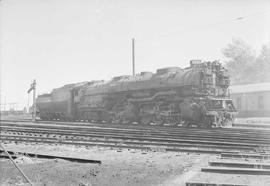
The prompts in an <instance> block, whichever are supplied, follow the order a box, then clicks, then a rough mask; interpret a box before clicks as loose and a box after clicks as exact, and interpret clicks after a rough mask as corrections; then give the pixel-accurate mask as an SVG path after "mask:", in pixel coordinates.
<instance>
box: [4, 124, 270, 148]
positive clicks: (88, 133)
mask: <svg viewBox="0 0 270 186" xmlns="http://www.w3.org/2000/svg"><path fill="white" fill-rule="evenodd" d="M1 128H2V131H7V132H8V131H10V132H35V133H50V134H61V135H80V136H89V137H93V135H96V136H94V137H100V136H102V137H103V136H104V137H106V136H110V135H115V134H117V135H119V136H120V135H122V136H129V137H157V138H173V139H183V138H191V139H204V140H211V141H213V140H215V141H224V140H226V141H229V142H239V141H242V142H245V143H256V144H260V145H261V144H265V145H267V144H270V140H269V139H264V138H260V139H257V138H258V136H248V137H246V138H244V137H238V136H234V137H232V136H226V135H218V136H216V135H214V136H213V135H208V136H206V135H200V136H198V135H197V134H192V133H191V134H189V133H183V134H181V135H172V134H155V133H148V134H145V133H134V132H133V131H129V132H119V131H118V132H114V131H103V130H102V131H95V130H89V131H88V130H87V131H85V130H84V131H78V130H76V131H77V132H74V129H72V130H64V129H61V130H59V129H57V130H54V129H44V128H42V129H41V128H24V127H17V128H5V127H1Z"/></svg>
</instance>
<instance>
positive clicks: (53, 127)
mask: <svg viewBox="0 0 270 186" xmlns="http://www.w3.org/2000/svg"><path fill="white" fill-rule="evenodd" d="M8 126H9V127H12V126H13V127H24V128H27V127H28V128H34V127H36V128H50V129H72V130H74V129H76V130H83V131H85V130H90V129H91V131H95V130H96V131H97V130H98V131H101V130H110V131H117V132H124V133H126V132H127V131H129V130H130V131H133V132H134V133H135V132H144V133H148V132H151V133H152V134H154V133H156V134H164V135H165V134H169V135H178V134H183V133H186V132H192V133H194V134H200V135H202V134H207V135H208V134H211V135H213V136H216V137H217V136H219V135H220V134H222V135H224V134H227V135H229V136H233V135H237V137H239V136H250V135H256V136H257V137H264V138H267V139H270V135H269V134H270V131H269V132H264V133H262V132H261V131H260V132H259V133H257V132H256V131H249V132H248V133H244V132H239V131H229V132H228V131H224V130H221V131H207V130H195V131H194V130H179V131H158V130H146V129H142V130H137V129H117V128H103V127H101V128H100V127H89V126H88V127H78V126H76V125H73V126H57V125H17V124H2V127H8Z"/></svg>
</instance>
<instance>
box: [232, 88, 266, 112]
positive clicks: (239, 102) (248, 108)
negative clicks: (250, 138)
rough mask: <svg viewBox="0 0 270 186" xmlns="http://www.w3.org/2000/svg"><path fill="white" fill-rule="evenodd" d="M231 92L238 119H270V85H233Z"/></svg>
mask: <svg viewBox="0 0 270 186" xmlns="http://www.w3.org/2000/svg"><path fill="white" fill-rule="evenodd" d="M230 90H231V98H232V100H233V103H234V106H235V107H236V109H237V110H238V115H237V116H238V117H270V83H258V84H246V85H233V86H231V87H230Z"/></svg>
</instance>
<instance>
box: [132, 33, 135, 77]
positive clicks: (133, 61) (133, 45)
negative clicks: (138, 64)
mask: <svg viewBox="0 0 270 186" xmlns="http://www.w3.org/2000/svg"><path fill="white" fill-rule="evenodd" d="M132 75H133V76H135V39H134V38H132Z"/></svg>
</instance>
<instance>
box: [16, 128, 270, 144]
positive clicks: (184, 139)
mask: <svg viewBox="0 0 270 186" xmlns="http://www.w3.org/2000/svg"><path fill="white" fill-rule="evenodd" d="M17 132H20V131H17ZM21 132H22V131H21ZM24 132H28V133H36V134H42V133H44V134H47V135H52V134H54V135H62V136H64V135H65V136H74V137H75V136H77V137H91V138H113V139H132V140H149V141H160V140H162V141H166V142H170V143H172V142H175V143H181V142H182V143H183V142H189V143H198V144H218V145H235V144H242V145H246V146H254V145H257V147H259V146H263V143H262V142H261V141H260V142H254V141H252V140H246V141H243V140H242V139H241V140H231V139H230V138H225V139H222V140H218V139H214V138H210V139H205V138H204V137H205V136H197V137H196V138H194V137H193V136H192V137H189V136H178V137H177V138H168V137H167V136H166V137H163V136H158V137H156V136H151V135H148V136H147V135H132V134H119V133H108V132H106V133H93V132H91V131H89V132H85V133H82V132H73V131H63V130H62V131H53V130H47V131H41V130H37V129H32V130H24ZM267 142H268V141H267ZM267 144H268V143H267ZM267 144H264V145H265V146H266V145H267Z"/></svg>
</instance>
